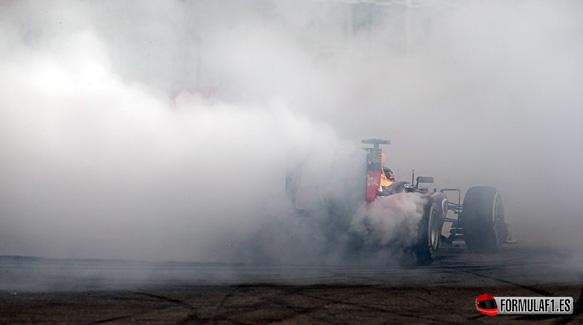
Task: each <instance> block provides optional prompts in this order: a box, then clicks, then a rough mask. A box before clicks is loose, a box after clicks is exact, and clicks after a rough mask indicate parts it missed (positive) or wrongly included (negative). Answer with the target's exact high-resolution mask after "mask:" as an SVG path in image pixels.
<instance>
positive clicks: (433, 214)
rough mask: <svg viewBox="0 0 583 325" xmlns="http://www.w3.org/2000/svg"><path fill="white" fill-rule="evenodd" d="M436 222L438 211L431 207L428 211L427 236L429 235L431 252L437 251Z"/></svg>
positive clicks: (437, 229) (437, 233)
mask: <svg viewBox="0 0 583 325" xmlns="http://www.w3.org/2000/svg"><path fill="white" fill-rule="evenodd" d="M438 222H439V212H438V211H437V210H435V209H434V208H431V211H430V212H429V222H428V226H429V229H428V235H429V236H428V237H429V248H430V249H431V251H432V252H435V251H437V249H438V247H439V236H440V234H439V227H437V226H438Z"/></svg>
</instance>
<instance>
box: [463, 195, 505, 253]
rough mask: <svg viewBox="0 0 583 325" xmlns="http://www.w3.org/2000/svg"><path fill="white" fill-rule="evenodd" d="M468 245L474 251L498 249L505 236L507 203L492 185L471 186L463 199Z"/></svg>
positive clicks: (464, 224)
mask: <svg viewBox="0 0 583 325" xmlns="http://www.w3.org/2000/svg"><path fill="white" fill-rule="evenodd" d="M462 211H463V215H462V220H463V227H464V238H465V241H466V246H467V247H468V249H469V250H470V251H471V252H476V253H493V252H496V251H498V249H499V248H500V246H501V245H502V243H503V241H504V239H505V238H506V231H507V230H506V221H505V220H504V219H505V217H504V205H503V203H502V198H501V197H500V195H499V194H498V191H497V190H496V189H495V188H493V187H489V186H475V187H471V188H470V189H468V191H467V192H466V195H465V196H464V203H463V210H462Z"/></svg>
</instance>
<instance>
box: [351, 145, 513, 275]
mask: <svg viewBox="0 0 583 325" xmlns="http://www.w3.org/2000/svg"><path fill="white" fill-rule="evenodd" d="M362 143H364V144H368V145H372V147H368V148H366V151H367V155H366V198H365V199H366V202H367V204H369V205H370V204H372V203H373V202H374V201H375V200H378V198H379V197H381V196H387V195H394V194H396V193H403V192H415V193H419V194H420V195H422V196H423V197H424V198H425V200H424V202H425V203H424V208H423V217H422V218H421V221H420V223H419V225H418V233H417V239H416V242H415V244H414V247H412V251H413V253H414V255H415V258H416V261H417V264H420V265H424V264H430V263H431V262H432V261H433V260H434V258H435V256H436V253H437V250H438V249H439V245H440V242H441V241H444V242H448V243H452V242H453V241H454V240H464V241H465V243H466V246H467V248H468V249H469V250H470V251H473V252H495V251H497V250H498V249H499V248H500V246H501V244H502V243H504V242H505V241H507V240H508V238H510V233H509V226H508V225H507V224H506V221H505V216H504V206H503V204H502V199H501V197H500V194H498V192H497V190H496V189H495V188H493V187H488V186H475V187H470V188H469V189H468V190H467V191H466V193H465V196H464V200H463V202H462V201H461V190H460V189H456V188H444V189H442V190H440V191H437V190H436V189H434V190H433V191H429V190H428V189H427V188H423V187H421V184H427V183H433V177H425V176H418V177H417V178H415V175H414V174H415V173H414V171H413V175H412V177H411V182H396V181H392V182H390V184H382V183H383V180H385V178H386V177H387V176H388V175H386V173H385V172H384V171H383V162H382V160H383V159H382V157H383V153H382V148H381V145H383V144H389V143H390V142H389V141H388V140H382V139H366V140H362ZM383 185H388V186H383ZM447 193H457V201H456V202H451V201H450V200H449V199H448V197H447ZM448 212H452V214H453V215H452V216H451V217H449V216H448Z"/></svg>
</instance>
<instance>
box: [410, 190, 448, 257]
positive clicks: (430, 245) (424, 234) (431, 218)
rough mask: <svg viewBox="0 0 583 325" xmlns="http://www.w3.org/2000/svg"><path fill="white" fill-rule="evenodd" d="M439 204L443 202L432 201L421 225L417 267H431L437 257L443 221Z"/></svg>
mask: <svg viewBox="0 0 583 325" xmlns="http://www.w3.org/2000/svg"><path fill="white" fill-rule="evenodd" d="M438 202H441V201H440V200H432V202H431V203H430V204H428V205H427V206H426V207H425V211H424V213H423V218H422V219H421V223H420V224H419V232H418V243H417V246H416V248H415V258H416V261H417V265H429V264H431V263H433V261H434V260H435V259H436V257H437V250H438V249H439V242H440V238H441V223H442V220H443V211H442V209H441V206H440V204H438Z"/></svg>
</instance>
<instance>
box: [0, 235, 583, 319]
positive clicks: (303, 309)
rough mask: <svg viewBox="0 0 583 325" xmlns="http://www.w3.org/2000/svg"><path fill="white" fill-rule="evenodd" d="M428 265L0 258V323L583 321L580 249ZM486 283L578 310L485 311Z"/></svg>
mask: <svg viewBox="0 0 583 325" xmlns="http://www.w3.org/2000/svg"><path fill="white" fill-rule="evenodd" d="M440 255H441V256H440V259H439V260H438V261H436V262H435V263H434V264H433V265H431V266H426V267H400V266H397V265H341V266H338V265H335V266H313V265H296V266H289V265H288V266H251V265H243V264H235V265H233V264H198V263H197V264H195V263H148V262H129V261H112V260H107V261H104V260H63V259H43V258H29V257H9V256H4V257H0V323H10V324H18V323H73V324H115V323H117V324H125V323H130V322H134V323H140V324H141V323H146V324H188V323H193V324H198V323H212V324H215V323H216V324H251V323H290V324H295V323H301V324H310V323H334V324H336V323H339V324H353V323H354V324H363V323H365V324H375V323H394V324H403V323H410V324H416V323H420V324H466V323H471V324H499V323H512V324H517V323H532V322H534V323H538V324H566V323H570V324H583V295H582V292H583V267H582V266H583V256H581V255H578V256H577V255H573V254H569V253H566V252H564V251H558V250H554V251H553V250H541V249H533V248H530V249H527V248H524V247H521V246H520V245H515V246H511V247H507V248H505V249H504V250H503V251H502V252H501V253H499V254H469V253H466V252H465V251H464V250H463V249H461V248H449V249H445V250H442V251H441V254H440ZM482 293H490V294H492V295H494V296H497V295H498V296H571V297H573V298H574V299H575V308H574V313H573V314H572V315H564V316H557V315H513V316H510V315H499V316H496V317H487V316H482V315H480V314H479V313H478V312H477V311H476V310H475V307H474V301H475V298H476V297H477V296H478V295H480V294H482Z"/></svg>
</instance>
